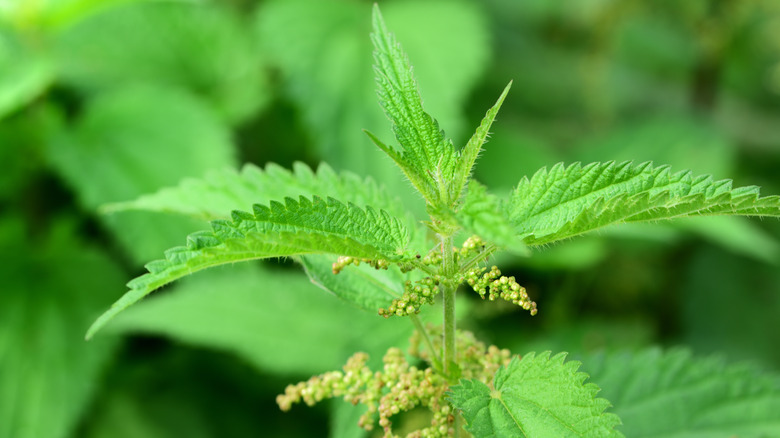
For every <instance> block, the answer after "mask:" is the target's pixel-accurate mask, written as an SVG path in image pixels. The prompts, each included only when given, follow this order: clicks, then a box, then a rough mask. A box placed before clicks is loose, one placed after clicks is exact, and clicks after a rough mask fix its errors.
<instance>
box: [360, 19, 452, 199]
mask: <svg viewBox="0 0 780 438" xmlns="http://www.w3.org/2000/svg"><path fill="white" fill-rule="evenodd" d="M373 29H374V31H373V33H372V35H371V39H372V41H373V43H374V47H375V51H374V62H375V65H374V70H375V72H376V81H377V85H378V87H379V88H378V91H377V93H378V95H379V102H380V104H381V105H382V107H383V108H384V110H385V114H387V116H388V117H389V118H390V120H391V121H392V123H393V132H394V133H395V135H396V138H397V139H398V142H399V143H400V144H401V147H402V148H403V152H402V153H399V152H398V151H397V150H396V149H394V148H393V147H390V146H387V145H385V144H384V143H382V142H381V141H380V140H379V139H378V138H376V137H375V136H374V135H372V134H369V136H370V137H371V139H372V140H373V141H374V143H376V145H377V146H379V148H381V149H382V150H383V151H384V152H385V153H387V154H388V155H390V157H391V158H392V159H393V160H394V161H395V162H396V164H398V166H399V167H400V168H401V170H403V172H404V174H406V176H407V177H408V178H409V180H410V181H411V182H412V184H413V185H414V186H415V187H416V188H417V190H419V191H420V193H422V195H423V196H424V197H425V199H426V201H427V202H428V203H429V204H433V205H442V204H443V205H450V204H451V203H452V202H453V201H454V199H448V190H447V183H448V182H449V180H450V178H451V175H452V174H453V171H454V169H455V166H456V162H457V154H456V152H455V148H454V146H453V145H452V142H451V141H450V140H448V139H445V137H444V132H443V131H442V130H441V129H440V128H439V124H438V122H436V120H435V119H434V118H433V117H431V116H430V115H429V114H428V113H426V112H425V111H424V110H423V106H422V99H421V97H420V92H419V90H418V88H417V82H416V81H415V79H414V76H413V74H412V67H411V65H410V64H409V59H408V58H407V56H406V54H405V53H404V52H403V50H402V49H401V46H400V45H399V44H398V42H397V41H396V40H395V37H394V36H393V35H392V34H391V33H389V32H388V31H387V28H386V27H385V23H384V20H383V19H382V14H381V13H380V12H379V7H378V6H376V5H375V6H374V14H373Z"/></svg>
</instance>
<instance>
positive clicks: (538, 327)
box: [0, 0, 780, 438]
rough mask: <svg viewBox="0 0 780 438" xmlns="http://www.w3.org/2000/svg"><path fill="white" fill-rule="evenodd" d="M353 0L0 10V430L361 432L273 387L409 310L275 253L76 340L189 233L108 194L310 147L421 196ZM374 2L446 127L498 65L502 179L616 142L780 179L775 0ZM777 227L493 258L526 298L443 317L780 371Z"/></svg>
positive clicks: (32, 5) (733, 224)
mask: <svg viewBox="0 0 780 438" xmlns="http://www.w3.org/2000/svg"><path fill="white" fill-rule="evenodd" d="M371 4H372V2H371V1H365V0H327V1H314V0H294V1H278V0H264V1H258V2H254V1H249V0H219V1H218V0H211V1H207V0H180V1H178V0H177V1H174V0H170V1H168V0H143V1H141V0H103V1H97V0H42V1H30V0H24V1H18V2H16V1H12V2H7V1H6V2H3V1H0V163H1V165H2V166H3V167H2V172H0V258H2V263H1V264H0V270H2V271H3V272H2V275H0V438H6V437H8V438H17V437H20V436H21V437H25V436H36V437H76V436H79V437H81V436H84V437H90V438H93V437H94V438H98V437H116V436H119V437H127V438H134V437H152V438H168V437H170V438H173V437H179V436H183V435H185V436H192V437H220V438H222V437H247V436H257V435H258V434H262V435H263V436H280V437H295V436H322V435H324V434H325V433H326V432H325V431H326V430H327V431H329V432H328V433H330V435H331V436H333V437H352V436H363V434H362V433H361V431H360V430H359V429H357V428H356V427H354V424H355V423H356V421H357V416H358V415H360V413H361V412H360V410H359V409H357V410H356V409H355V408H352V407H351V406H349V405H348V404H343V403H341V402H337V403H333V404H331V405H323V406H320V407H317V408H314V409H309V408H303V407H302V408H299V409H298V408H296V409H295V410H293V412H291V413H287V414H282V413H280V412H279V411H278V410H277V407H276V405H275V403H274V397H275V395H276V394H277V393H279V392H281V391H283V390H284V387H285V385H286V384H287V383H290V382H291V381H292V380H295V379H301V378H306V377H307V374H308V373H315V372H322V371H324V370H326V369H329V368H338V367H340V365H341V364H342V362H343V361H344V359H345V358H346V357H348V356H349V355H350V354H351V353H352V352H354V351H355V350H358V349H365V350H366V351H369V352H371V353H372V357H373V360H374V361H376V360H378V359H379V357H381V351H382V350H383V349H384V348H385V347H386V346H388V345H390V344H393V343H399V345H404V343H405V340H404V339H405V338H406V336H407V335H408V334H409V333H410V330H411V326H410V325H409V324H403V322H404V321H395V320H392V319H391V320H384V319H382V318H379V317H378V316H376V315H373V314H372V313H370V312H363V311H361V310H360V309H357V308H353V307H351V306H349V305H346V304H344V303H343V302H341V301H338V300H337V299H336V298H335V297H334V296H332V295H330V294H328V293H327V292H325V291H323V290H322V289H319V288H317V287H316V286H314V285H312V284H310V283H309V282H308V280H306V277H305V276H304V274H303V273H302V272H300V268H299V267H297V266H292V265H291V264H289V263H287V262H281V263H280V264H278V265H273V264H266V265H251V266H249V265H247V266H236V267H235V268H233V267H224V268H220V269H217V270H214V271H213V272H206V273H203V274H199V275H197V276H195V277H193V278H192V279H187V281H184V282H182V283H181V284H177V285H173V286H172V287H171V288H169V289H166V290H164V291H161V292H160V293H159V294H158V295H157V296H154V297H150V299H149V300H147V301H145V302H143V303H141V305H139V306H137V307H136V308H135V309H130V311H128V313H127V314H126V315H124V317H123V318H124V319H123V318H120V319H118V320H117V321H116V322H115V325H113V326H112V328H113V333H112V334H109V333H105V334H104V335H103V336H100V337H99V338H97V339H95V341H93V342H91V343H87V344H85V343H83V341H82V340H81V339H82V337H83V334H84V331H85V329H86V327H87V325H88V324H89V322H91V320H92V318H93V317H94V316H96V314H97V313H99V312H100V311H101V310H104V308H105V307H106V306H107V305H108V303H110V302H111V301H113V300H114V299H115V298H117V297H118V296H119V295H120V294H121V293H122V292H123V290H124V289H123V286H122V284H121V283H122V282H124V281H126V280H129V279H130V278H133V277H135V276H137V275H138V274H140V273H141V272H143V271H142V266H141V264H142V263H143V262H146V261H149V260H153V259H158V258H159V257H160V256H161V255H162V251H163V250H164V249H166V248H168V247H171V246H175V245H180V244H182V243H184V237H185V236H186V235H187V234H188V233H190V232H192V231H195V230H197V229H201V228H203V227H204V223H203V222H198V221H195V220H190V219H183V218H180V217H173V216H167V215H164V214H159V213H149V212H118V213H114V214H111V215H100V214H98V213H97V211H98V209H99V207H100V206H101V205H103V204H105V203H110V202H118V201H127V200H131V199H134V198H136V197H138V196H139V195H142V194H145V193H149V192H154V191H156V190H158V189H159V188H161V187H166V186H173V185H176V184H177V183H179V181H180V180H181V179H183V178H187V177H195V178H199V177H202V176H203V175H205V174H206V173H207V172H209V171H211V170H214V169H224V168H232V169H236V168H237V167H238V166H239V165H241V164H243V163H245V162H252V163H254V164H256V165H259V166H264V165H265V164H266V163H268V162H270V161H275V162H277V163H279V164H280V165H282V166H284V167H287V168H290V167H291V165H292V163H293V162H294V161H303V162H305V163H307V164H309V165H310V166H313V167H316V165H317V163H319V162H320V161H326V162H328V163H329V164H331V165H332V166H333V167H334V168H335V169H337V170H342V169H348V170H352V171H354V172H356V173H358V174H359V175H361V176H365V175H369V174H370V175H372V176H373V177H374V178H375V179H376V180H377V181H378V182H380V183H382V184H384V185H386V186H387V187H388V188H389V189H390V192H391V194H392V195H393V196H399V197H402V198H404V200H405V202H406V203H407V204H408V205H410V206H412V207H413V208H417V209H418V210H417V211H418V213H419V212H421V211H422V208H420V207H421V206H420V202H419V197H418V196H417V195H414V194H412V192H411V190H410V187H409V184H408V183H406V182H404V181H403V180H402V175H401V173H400V172H399V171H397V170H396V169H394V168H393V167H392V165H391V161H390V160H389V159H387V158H386V157H383V156H381V154H380V153H379V151H378V150H377V149H376V148H375V147H374V146H373V145H372V144H371V143H370V141H369V140H368V139H367V138H366V136H365V134H363V132H362V131H361V129H370V130H372V131H373V132H375V133H376V134H378V135H379V136H380V137H381V138H382V139H384V140H386V141H391V140H392V134H391V133H390V130H389V127H388V123H387V120H386V118H385V117H384V116H383V115H382V112H381V109H380V107H379V105H378V104H377V103H376V98H375V91H374V89H375V87H374V84H373V72H372V71H371V46H370V41H369V39H368V33H369V31H370V8H371ZM380 6H381V7H382V11H383V14H384V16H385V19H386V21H387V24H388V26H389V27H390V28H391V29H392V30H393V31H394V32H395V33H396V34H397V35H398V39H399V40H400V41H401V43H402V44H403V45H404V48H405V49H406V50H407V51H408V52H409V56H410V58H411V62H412V64H413V65H414V66H415V73H416V75H417V77H418V79H419V82H420V83H419V85H420V89H421V92H422V97H423V100H424V103H425V108H426V110H428V111H429V112H430V113H432V114H433V115H434V116H435V117H436V118H437V119H438V120H439V121H440V122H441V127H442V128H443V129H444V130H445V131H446V133H447V135H448V136H451V137H452V138H453V140H454V141H455V143H456V145H462V144H463V143H464V141H465V140H466V138H467V136H468V135H469V133H470V132H471V130H472V129H474V128H475V127H476V126H477V124H478V123H479V120H480V119H481V118H482V116H483V115H484V112H485V110H486V109H487V108H489V107H490V106H491V105H492V104H493V103H494V102H495V99H496V97H497V96H498V94H499V93H500V91H501V90H502V89H503V87H504V86H505V85H506V83H507V82H508V81H509V80H513V81H514V82H513V87H512V91H511V92H510V94H509V95H508V97H507V99H506V101H505V102H504V104H503V107H502V109H501V112H500V113H499V115H498V117H497V120H496V122H495V123H494V125H493V128H492V130H493V132H492V135H491V138H490V139H489V141H488V143H487V144H486V146H485V151H484V153H483V155H482V157H481V158H480V160H479V162H478V163H477V168H476V172H477V173H476V175H477V178H478V179H479V180H480V181H481V182H482V183H484V184H485V185H486V186H487V187H488V189H489V190H490V191H491V192H492V193H496V194H498V195H502V194H506V193H508V192H509V191H510V190H511V189H512V187H514V186H515V185H516V184H517V182H518V181H519V180H520V179H521V178H522V177H523V176H530V175H532V174H533V173H534V172H535V171H536V170H537V169H538V168H540V167H542V166H548V167H549V166H552V165H553V164H555V163H557V162H560V161H563V162H566V163H570V162H574V161H584V162H587V161H592V160H600V161H604V160H618V161H619V160H624V159H630V160H635V161H645V160H653V161H654V162H655V163H656V164H671V165H672V166H673V168H674V169H678V170H683V169H692V170H693V171H694V173H697V174H700V173H707V174H713V175H714V176H715V177H716V178H733V179H734V181H735V185H736V186H743V185H750V184H756V185H759V186H761V187H762V192H763V193H765V194H778V193H780V178H778V173H777V169H778V168H780V123H778V120H780V33H778V32H780V31H778V29H780V4H778V2H777V1H775V0H755V1H752V2H722V1H715V0H691V1H685V2H679V1H675V0H659V1H653V2H645V1H639V0H620V1H618V0H572V1H569V2H548V1H544V0H528V1H523V2H517V1H513V0H488V1H484V2H477V1H473V0H459V1H451V2H449V1H443V0H426V1H418V2H413V1H410V0H381V1H380ZM225 213H227V212H225ZM778 238H780V223H778V221H774V220H765V221H757V220H742V219H735V218H713V219H711V220H709V219H708V220H690V221H684V222H675V223H672V224H668V225H667V224H665V225H656V224H650V225H646V226H632V227H616V228H611V229H606V230H603V231H602V232H599V233H597V234H594V235H592V236H587V237H584V238H581V239H575V240H572V241H570V242H564V243H561V244H557V245H552V246H549V247H545V248H542V249H541V250H539V251H536V252H535V253H534V254H533V255H532V256H531V257H528V258H515V257H511V256H508V255H498V256H497V257H496V258H495V259H494V260H491V262H494V263H495V264H497V265H499V266H501V268H502V271H503V272H504V273H505V274H506V275H514V276H515V277H516V278H517V279H518V281H519V282H520V284H522V285H523V286H525V287H526V289H527V290H528V292H529V294H530V295H531V297H532V298H533V299H534V300H535V301H536V302H537V303H538V304H539V314H538V315H537V316H535V317H533V318H532V317H530V316H528V315H527V313H525V312H519V311H518V310H517V309H515V308H514V307H512V306H510V305H501V304H497V303H495V302H492V303H491V302H486V301H481V300H479V299H478V298H477V296H476V295H475V294H468V293H463V294H460V295H462V297H461V298H462V299H463V300H464V301H463V303H462V304H461V305H459V309H461V310H463V311H464V313H463V314H462V317H461V321H460V323H459V324H460V327H462V328H465V329H471V330H474V331H475V332H477V335H478V336H479V337H480V338H481V339H484V340H485V341H488V342H493V343H496V344H498V345H499V346H501V347H508V348H511V349H512V351H514V352H524V351H531V350H537V351H544V350H553V351H562V350H566V351H571V352H572V353H573V354H578V355H579V356H580V357H583V358H584V357H591V358H592V357H597V356H593V355H592V353H593V352H595V351H600V350H607V351H614V350H625V349H627V350H630V351H641V350H642V349H643V348H644V347H646V346H649V345H655V346H661V347H666V346H673V345H678V344H685V345H686V346H687V347H688V348H689V349H691V350H692V351H693V352H694V353H695V354H709V353H711V352H720V353H722V354H724V355H725V356H726V358H727V359H728V360H729V361H730V362H731V361H741V360H748V361H753V362H759V363H761V364H762V365H763V366H764V368H765V369H768V370H774V371H776V370H778V369H780V357H778V353H777V348H775V347H776V345H778V342H780V339H778V338H777V336H776V333H780V330H778V324H777V315H778V312H779V311H780V308H779V307H778V306H779V304H778V297H780V278H778V269H777V267H778V263H780V254H778ZM270 291H275V292H270ZM32 309H34V310H32ZM433 310H434V311H433V312H430V315H429V316H428V317H429V318H431V319H432V320H436V319H437V318H438V314H437V312H436V311H435V309H433ZM312 352H316V354H315V353H312ZM593 360H594V361H595V359H593ZM594 364H597V362H594ZM587 366H588V363H587V361H586V362H585V364H584V365H583V369H586V370H587V369H588V368H587ZM593 369H595V368H593ZM716 374H717V373H716ZM605 382H608V380H605ZM597 383H601V382H597ZM612 389H613V390H614V389H616V388H612ZM617 389H619V388H617ZM604 391H607V388H604ZM605 394H606V392H605ZM608 398H609V397H608ZM616 412H617V411H616ZM331 414H333V416H332V417H331ZM329 418H332V420H329ZM627 430H628V429H627Z"/></svg>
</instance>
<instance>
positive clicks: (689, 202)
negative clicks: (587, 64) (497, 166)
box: [507, 162, 780, 246]
mask: <svg viewBox="0 0 780 438" xmlns="http://www.w3.org/2000/svg"><path fill="white" fill-rule="evenodd" d="M507 212H508V214H509V216H510V219H511V222H512V224H513V225H514V227H515V230H516V231H517V232H518V234H519V235H520V236H521V237H523V239H524V241H525V242H526V244H528V245H532V246H533V245H542V244H545V243H550V242H554V241H557V240H561V239H566V238H569V237H573V236H576V235H578V234H582V233H586V232H588V231H592V230H595V229H598V228H602V227H605V226H607V225H611V224H616V223H627V222H643V221H657V220H663V219H673V218H679V217H689V216H707V215H744V216H774V217H780V197H778V196H767V197H763V198H762V197H760V196H759V190H758V187H755V186H747V187H740V188H736V189H732V187H731V181H730V180H721V181H714V180H713V179H712V177H710V176H708V175H704V176H693V175H692V174H691V172H687V171H682V172H677V173H672V172H671V170H670V168H669V166H659V167H653V166H652V164H651V163H649V162H648V163H642V164H633V163H631V162H623V163H620V164H616V163H614V162H607V163H592V164H589V165H587V166H584V167H583V166H581V165H580V164H579V163H575V164H572V165H570V166H569V167H564V166H563V164H556V165H555V166H553V167H552V168H551V169H550V170H547V169H541V170H540V171H539V172H537V173H536V174H535V175H534V176H533V177H532V178H531V179H530V180H529V179H527V178H523V180H521V181H520V183H519V184H518V186H517V188H516V189H515V190H514V192H513V193H512V195H511V197H510V200H509V202H508V204H507Z"/></svg>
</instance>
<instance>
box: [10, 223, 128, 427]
mask: <svg viewBox="0 0 780 438" xmlns="http://www.w3.org/2000/svg"><path fill="white" fill-rule="evenodd" d="M58 219H60V220H59V222H57V223H56V224H55V227H54V228H55V229H54V230H53V232H52V233H51V235H50V236H49V238H48V239H47V241H46V242H45V244H42V242H41V241H40V239H38V240H36V241H35V242H33V241H24V240H23V239H24V236H26V235H29V232H30V231H29V230H27V229H25V226H24V225H22V224H14V222H16V221H12V220H8V219H7V218H6V217H4V218H3V219H0V234H2V235H1V236H0V246H2V248H3V251H0V278H2V279H3V280H2V282H3V286H2V293H0V388H2V390H0V436H2V437H14V438H65V437H69V436H76V435H78V432H76V431H77V430H78V426H79V424H80V422H81V420H82V419H83V417H84V416H85V415H88V412H89V409H90V407H91V406H92V405H93V404H94V402H95V395H96V392H97V390H98V388H99V387H100V384H101V382H103V377H104V372H105V370H106V369H107V367H108V366H109V365H110V364H111V363H112V361H113V360H112V358H114V357H115V354H116V352H117V347H119V345H118V342H117V341H118V340H117V339H108V338H106V339H97V340H96V342H95V343H93V344H87V343H85V342H83V340H82V336H83V333H84V327H85V325H86V324H89V322H90V321H91V320H93V319H94V317H95V315H96V313H97V312H99V311H100V310H101V309H102V308H104V306H106V304H107V303H109V302H110V300H111V297H110V295H111V292H110V291H111V289H113V288H116V287H121V284H122V278H123V276H124V273H123V272H122V269H121V268H120V267H119V266H118V265H117V264H116V263H115V262H114V260H112V258H111V257H109V256H108V255H107V254H104V253H102V252H99V251H96V250H95V248H91V247H89V246H86V245H83V244H82V243H81V242H78V241H76V240H75V239H74V238H73V236H74V235H76V230H74V229H73V228H72V227H69V226H67V222H69V221H68V220H67V219H65V218H64V217H59V218H58ZM18 222H22V220H21V219H20V220H19V221H18ZM74 222H75V221H74ZM38 237H41V236H38Z"/></svg>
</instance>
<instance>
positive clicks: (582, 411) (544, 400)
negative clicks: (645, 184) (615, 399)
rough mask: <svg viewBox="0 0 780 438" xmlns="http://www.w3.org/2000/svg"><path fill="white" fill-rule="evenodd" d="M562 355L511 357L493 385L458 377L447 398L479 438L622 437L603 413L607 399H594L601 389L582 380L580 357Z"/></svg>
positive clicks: (611, 417)
mask: <svg viewBox="0 0 780 438" xmlns="http://www.w3.org/2000/svg"><path fill="white" fill-rule="evenodd" d="M565 356H566V355H565V354H564V353H561V354H557V355H555V356H552V357H550V355H549V353H543V354H539V355H536V354H534V353H529V354H527V355H526V356H524V357H523V359H522V360H520V359H518V358H514V359H512V362H510V364H509V365H508V366H506V367H501V368H500V369H499V370H498V372H497V373H496V375H495V377H494V378H493V385H492V388H490V387H488V386H487V385H485V384H484V383H482V382H480V381H477V380H462V381H461V382H460V384H459V385H457V386H454V387H452V388H451V392H450V400H451V401H452V403H453V405H454V406H455V407H456V408H458V409H460V410H461V412H462V414H463V417H464V418H465V419H466V422H467V423H468V425H467V426H466V429H467V430H468V431H469V432H471V433H472V434H473V435H474V436H478V437H484V438H488V437H527V438H535V437H550V436H556V437H594V436H616V437H619V436H622V435H621V434H620V433H619V432H617V431H615V430H614V428H615V426H617V425H618V424H620V420H619V419H618V417H617V416H615V415H614V414H611V413H605V412H604V410H605V409H606V408H607V407H608V406H609V402H608V401H606V400H604V399H602V398H596V393H597V392H598V390H599V388H598V387H597V386H596V385H595V384H593V383H585V384H583V382H584V381H585V379H586V378H587V375H586V374H585V373H582V372H578V371H577V369H578V368H579V366H580V363H579V362H573V361H569V362H564V359H565Z"/></svg>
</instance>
